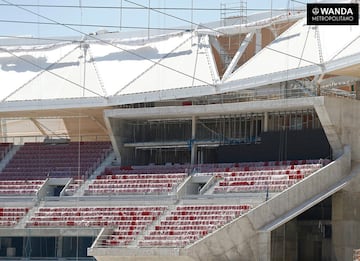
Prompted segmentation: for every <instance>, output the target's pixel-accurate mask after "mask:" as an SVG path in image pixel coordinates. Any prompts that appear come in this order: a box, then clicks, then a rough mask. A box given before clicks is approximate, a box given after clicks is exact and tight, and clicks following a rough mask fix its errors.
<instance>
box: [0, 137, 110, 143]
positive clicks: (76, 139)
mask: <svg viewBox="0 0 360 261" xmlns="http://www.w3.org/2000/svg"><path fill="white" fill-rule="evenodd" d="M62 139H63V140H70V138H69V136H67V135H56V136H48V135H47V136H45V135H38V136H0V142H9V143H13V144H15V145H24V143H26V142H44V141H45V140H54V142H55V141H56V140H62ZM108 140H109V136H106V135H81V136H79V137H73V138H72V139H71V140H70V141H72V142H81V141H108Z"/></svg>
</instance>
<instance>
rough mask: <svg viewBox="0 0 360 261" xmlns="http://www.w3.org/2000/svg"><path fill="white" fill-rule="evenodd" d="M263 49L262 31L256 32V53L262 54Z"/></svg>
mask: <svg viewBox="0 0 360 261" xmlns="http://www.w3.org/2000/svg"><path fill="white" fill-rule="evenodd" d="M261 49H262V35H261V29H258V30H256V42H255V53H258V52H260V51H261Z"/></svg>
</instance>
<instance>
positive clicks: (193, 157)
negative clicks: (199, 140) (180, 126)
mask: <svg viewBox="0 0 360 261" xmlns="http://www.w3.org/2000/svg"><path fill="white" fill-rule="evenodd" d="M196 123H197V118H196V116H192V118H191V165H194V164H196V163H197V157H196V156H197V144H196V143H195V139H196Z"/></svg>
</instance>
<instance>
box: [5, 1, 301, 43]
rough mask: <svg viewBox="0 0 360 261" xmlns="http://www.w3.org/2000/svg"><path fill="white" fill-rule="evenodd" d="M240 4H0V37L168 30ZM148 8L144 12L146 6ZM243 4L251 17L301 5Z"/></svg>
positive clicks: (207, 19)
mask: <svg viewBox="0 0 360 261" xmlns="http://www.w3.org/2000/svg"><path fill="white" fill-rule="evenodd" d="M240 2H241V1H240V0H0V14H1V15H0V28H1V29H0V37H4V36H33V37H39V38H42V37H54V36H74V35H82V34H84V33H86V34H88V33H93V32H96V31H99V30H103V29H106V30H107V31H129V30H131V31H132V30H137V29H140V28H144V29H145V28H148V27H154V28H167V29H171V28H174V27H182V26H185V25H187V26H189V24H190V23H191V22H192V23H193V24H194V27H196V24H200V23H206V22H211V21H217V20H220V18H221V11H220V7H221V4H225V5H226V6H227V7H228V8H239V6H240ZM243 2H244V1H243ZM302 2H304V1H302ZM149 5H150V7H151V9H150V10H149V9H148V8H146V7H148V6H149ZM246 5H247V11H246V12H247V14H251V13H254V12H263V11H266V10H271V8H272V9H273V10H274V9H286V8H298V7H299V6H302V7H304V5H305V4H301V1H294V0H248V1H247V3H246ZM204 9H206V10H204ZM227 15H229V11H228V12H227ZM44 23H51V25H49V24H44ZM89 25H94V26H89Z"/></svg>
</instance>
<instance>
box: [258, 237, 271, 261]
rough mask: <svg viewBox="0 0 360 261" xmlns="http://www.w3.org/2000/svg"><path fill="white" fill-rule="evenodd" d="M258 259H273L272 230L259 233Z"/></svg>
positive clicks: (266, 260) (269, 260)
mask: <svg viewBox="0 0 360 261" xmlns="http://www.w3.org/2000/svg"><path fill="white" fill-rule="evenodd" d="M257 245H258V260H259V261H271V232H260V233H258V244H257Z"/></svg>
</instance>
